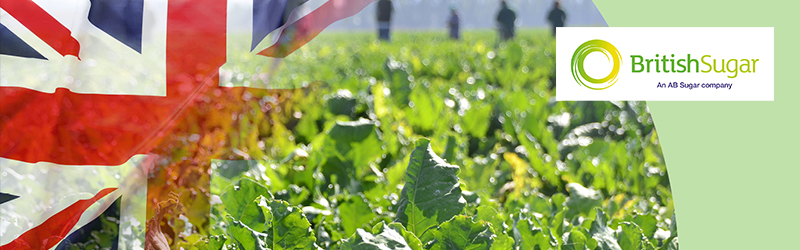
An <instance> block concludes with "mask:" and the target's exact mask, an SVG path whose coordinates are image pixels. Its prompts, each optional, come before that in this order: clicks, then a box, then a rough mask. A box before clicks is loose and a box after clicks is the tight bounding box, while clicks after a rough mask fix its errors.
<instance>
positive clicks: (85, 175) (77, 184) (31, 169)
mask: <svg viewBox="0 0 800 250" xmlns="http://www.w3.org/2000/svg"><path fill="white" fill-rule="evenodd" d="M147 162H152V161H149V160H148V156H146V155H136V156H134V157H133V158H131V159H130V160H128V162H126V163H125V164H122V165H119V166H65V165H58V164H53V163H46V162H40V163H36V164H31V163H26V162H20V161H15V160H11V159H7V158H2V157H0V183H2V184H3V185H0V192H3V193H7V194H11V195H16V196H19V198H16V199H14V200H11V201H9V202H6V203H3V204H0V245H5V244H8V243H9V242H11V241H13V240H14V239H16V238H17V237H19V236H20V235H22V234H23V233H25V232H26V231H28V230H30V229H32V228H34V227H36V226H38V225H40V224H41V223H42V222H44V221H45V220H47V219H48V218H49V217H51V216H53V215H54V214H56V213H58V212H60V211H62V210H64V209H65V208H67V207H68V206H70V205H72V204H73V203H75V202H76V201H78V200H81V199H87V198H91V197H92V196H94V195H95V194H97V193H98V192H99V191H100V190H102V189H104V188H112V187H113V188H118V189H117V190H116V191H114V192H113V193H111V194H109V195H107V196H106V197H104V198H103V199H100V200H99V201H98V202H96V203H95V204H93V205H92V206H91V207H90V208H89V209H87V210H86V212H84V213H83V215H82V216H81V219H80V220H79V221H78V223H77V224H76V225H75V227H73V228H72V229H71V230H70V231H69V232H70V233H72V232H74V231H75V230H77V229H79V228H80V227H82V226H83V225H86V224H87V223H89V222H91V221H92V220H94V219H95V218H97V217H98V216H99V215H100V214H101V213H102V212H103V211H105V210H106V208H108V207H109V206H110V205H111V203H113V202H114V201H115V200H117V198H119V197H120V196H122V199H121V204H120V220H121V223H120V228H119V229H120V230H119V249H141V248H143V246H144V229H145V228H144V227H145V224H146V223H145V222H146V221H145V220H146V214H147V205H146V201H147V178H146V176H145V174H144V172H143V169H147V168H149V167H150V166H143V165H145V164H148V163H147ZM67 235H69V234H67Z"/></svg>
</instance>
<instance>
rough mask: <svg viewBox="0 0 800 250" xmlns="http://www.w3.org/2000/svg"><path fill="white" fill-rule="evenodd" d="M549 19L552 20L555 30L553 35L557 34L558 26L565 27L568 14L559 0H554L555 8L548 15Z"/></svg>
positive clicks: (551, 25)
mask: <svg viewBox="0 0 800 250" xmlns="http://www.w3.org/2000/svg"><path fill="white" fill-rule="evenodd" d="M547 21H549V22H550V27H552V30H553V36H556V27H564V22H566V21H567V14H566V13H564V10H562V9H561V3H560V2H559V1H555V2H553V9H552V10H550V14H549V15H547Z"/></svg>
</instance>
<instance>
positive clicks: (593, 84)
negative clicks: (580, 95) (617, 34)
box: [572, 39, 622, 90]
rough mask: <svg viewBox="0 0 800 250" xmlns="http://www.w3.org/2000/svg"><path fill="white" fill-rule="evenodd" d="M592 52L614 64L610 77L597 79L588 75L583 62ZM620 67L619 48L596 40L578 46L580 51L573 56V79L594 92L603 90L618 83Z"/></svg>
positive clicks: (576, 51)
mask: <svg viewBox="0 0 800 250" xmlns="http://www.w3.org/2000/svg"><path fill="white" fill-rule="evenodd" d="M592 52H601V53H603V54H604V55H605V56H606V58H608V61H609V62H611V63H612V64H613V65H612V68H611V73H609V74H608V76H606V77H603V78H600V79H596V78H592V77H590V76H589V75H588V74H586V71H585V70H584V68H583V67H584V65H583V61H584V60H585V59H586V56H587V55H589V54H591V53H592ZM620 65H622V56H620V54H619V51H618V50H617V48H616V47H614V45H612V44H611V43H609V42H606V41H603V40H599V39H595V40H591V41H588V42H585V43H583V44H581V46H578V49H576V50H575V53H574V54H572V77H574V78H575V81H577V82H578V83H579V84H580V85H583V86H584V87H587V88H590V89H594V90H603V89H607V88H609V87H611V86H612V85H614V83H616V82H617V78H618V76H619V67H620Z"/></svg>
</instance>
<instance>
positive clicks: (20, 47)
mask: <svg viewBox="0 0 800 250" xmlns="http://www.w3.org/2000/svg"><path fill="white" fill-rule="evenodd" d="M0 55H9V56H18V57H27V58H37V59H45V60H47V58H44V56H42V54H39V52H37V51H36V50H35V49H33V48H32V47H31V46H30V45H28V44H27V43H25V41H22V39H20V38H19V37H18V36H17V35H16V34H14V32H11V30H9V29H8V28H6V26H5V25H3V24H0Z"/></svg>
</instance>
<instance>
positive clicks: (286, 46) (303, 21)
mask: <svg viewBox="0 0 800 250" xmlns="http://www.w3.org/2000/svg"><path fill="white" fill-rule="evenodd" d="M374 1H375V0H329V1H327V2H325V3H324V4H322V6H320V7H319V8H317V9H316V10H314V11H312V12H311V13H308V14H307V15H305V16H303V17H301V18H300V19H299V20H297V22H294V23H292V24H291V25H289V26H287V27H286V29H284V30H283V31H282V32H281V36H280V38H279V39H278V42H277V43H275V44H273V45H272V46H270V47H269V48H266V49H264V50H262V51H261V52H258V54H259V55H262V56H269V57H286V56H288V55H289V54H291V53H292V52H294V51H295V50H297V49H299V48H300V47H302V46H303V45H305V44H306V43H308V42H309V41H311V39H314V37H317V35H319V33H321V32H322V30H324V29H325V28H327V27H328V26H330V25H331V24H333V23H335V22H336V21H339V20H341V19H344V18H347V17H350V16H352V15H355V14H358V12H359V11H361V10H362V9H364V7H367V5H369V4H370V3H372V2H374Z"/></svg>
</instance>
